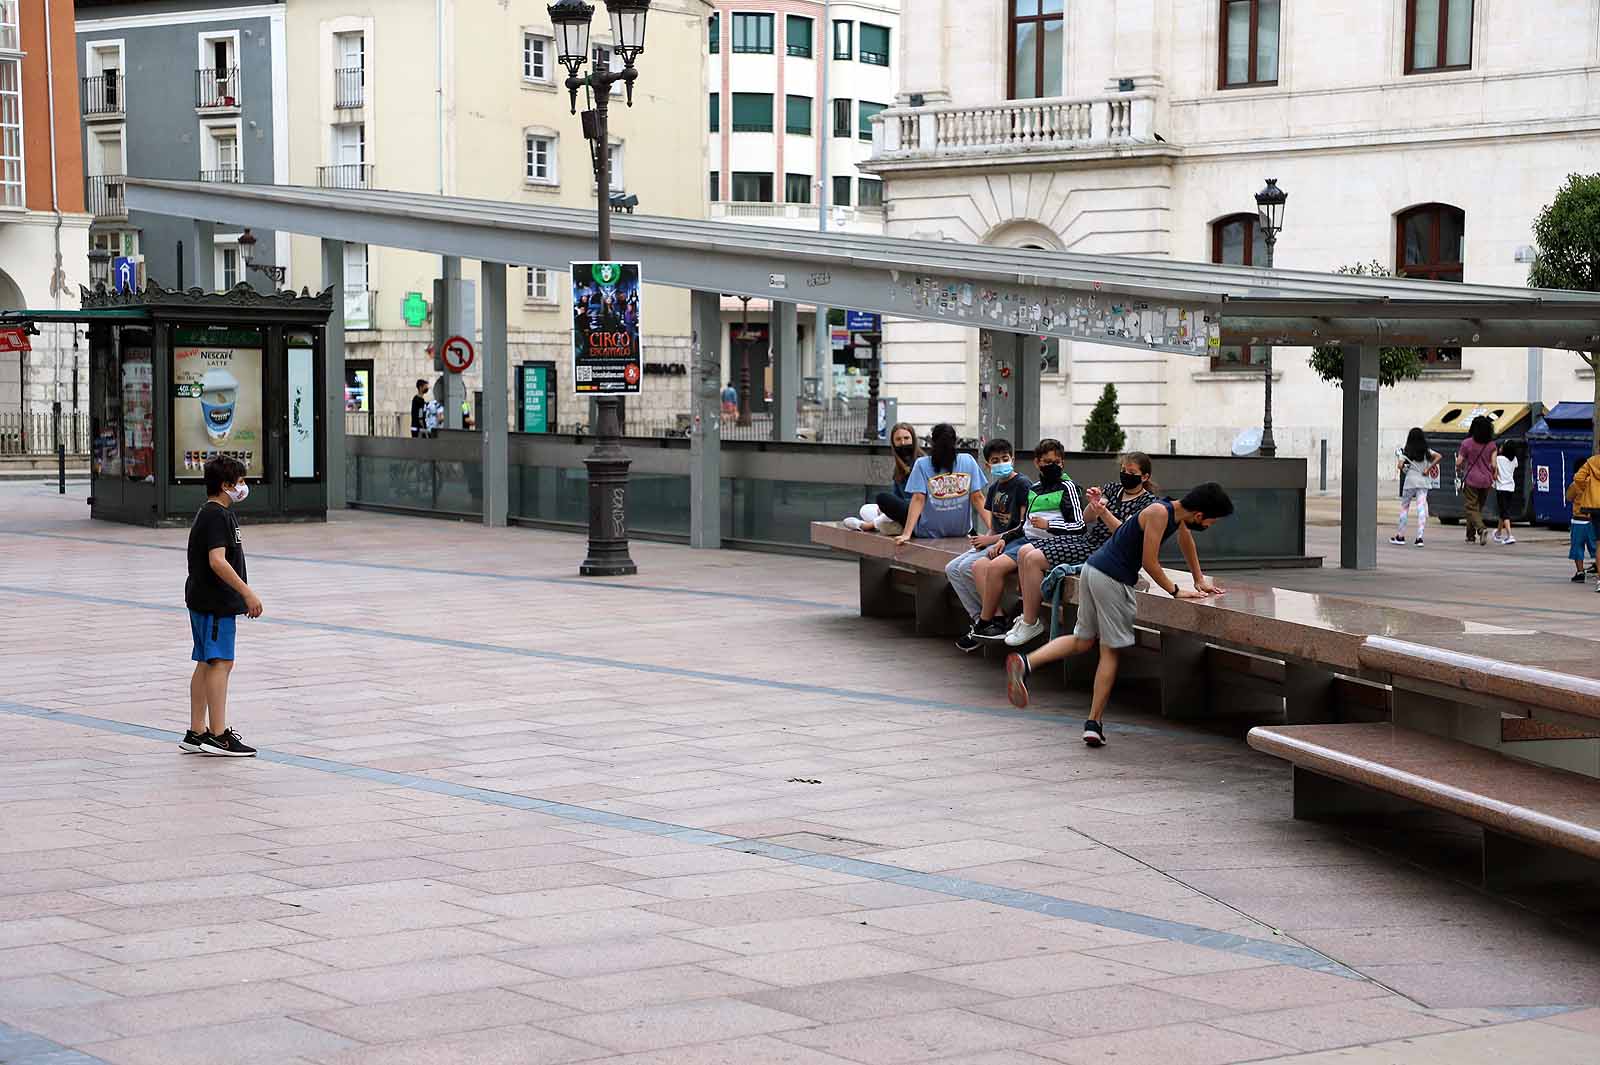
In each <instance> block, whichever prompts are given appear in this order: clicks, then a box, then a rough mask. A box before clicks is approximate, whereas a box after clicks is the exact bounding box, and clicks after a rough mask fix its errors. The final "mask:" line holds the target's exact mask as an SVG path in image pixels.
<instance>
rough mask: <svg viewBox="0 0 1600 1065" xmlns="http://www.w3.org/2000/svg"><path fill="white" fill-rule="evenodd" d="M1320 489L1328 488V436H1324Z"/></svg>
mask: <svg viewBox="0 0 1600 1065" xmlns="http://www.w3.org/2000/svg"><path fill="white" fill-rule="evenodd" d="M1318 485H1319V489H1318V490H1319V491H1322V492H1326V491H1327V490H1328V438H1327V437H1323V438H1322V473H1321V475H1320V476H1319V478H1318Z"/></svg>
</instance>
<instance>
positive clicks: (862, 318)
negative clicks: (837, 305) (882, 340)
mask: <svg viewBox="0 0 1600 1065" xmlns="http://www.w3.org/2000/svg"><path fill="white" fill-rule="evenodd" d="M881 326H882V318H881V317H879V316H878V315H876V314H874V313H872V312H871V311H845V312H844V327H845V331H846V332H850V333H876V332H879V331H880V329H881Z"/></svg>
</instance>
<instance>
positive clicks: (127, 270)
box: [111, 255, 139, 292]
mask: <svg viewBox="0 0 1600 1065" xmlns="http://www.w3.org/2000/svg"><path fill="white" fill-rule="evenodd" d="M138 289H139V264H138V263H137V262H135V261H134V260H133V259H130V258H127V257H125V256H121V255H119V256H117V257H116V258H115V259H112V260H111V291H112V292H137V291H138Z"/></svg>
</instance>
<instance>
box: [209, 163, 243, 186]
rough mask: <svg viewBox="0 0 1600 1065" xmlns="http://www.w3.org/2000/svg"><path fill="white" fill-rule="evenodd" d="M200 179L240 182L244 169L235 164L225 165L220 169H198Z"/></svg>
mask: <svg viewBox="0 0 1600 1065" xmlns="http://www.w3.org/2000/svg"><path fill="white" fill-rule="evenodd" d="M200 180H201V181H221V182H228V183H232V184H235V185H237V184H240V183H242V182H243V181H244V170H243V169H242V168H240V167H237V166H225V167H223V168H221V169H220V170H202V171H200Z"/></svg>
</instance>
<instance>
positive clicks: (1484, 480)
mask: <svg viewBox="0 0 1600 1065" xmlns="http://www.w3.org/2000/svg"><path fill="white" fill-rule="evenodd" d="M1470 432H1471V434H1472V435H1471V436H1470V437H1468V438H1467V439H1466V440H1463V441H1461V448H1460V450H1458V451H1457V452H1456V479H1457V480H1459V481H1460V482H1461V495H1462V497H1463V498H1464V499H1465V500H1466V510H1467V543H1469V544H1470V543H1472V542H1473V541H1474V540H1476V541H1477V542H1478V543H1479V544H1487V543H1488V542H1489V530H1488V528H1486V527H1485V526H1484V524H1483V502H1484V500H1485V499H1487V498H1488V497H1489V490H1490V489H1491V488H1493V487H1494V460H1495V456H1496V455H1498V454H1499V453H1500V451H1499V449H1498V448H1497V447H1495V445H1494V421H1493V420H1492V419H1491V418H1490V417H1489V416H1488V415H1486V414H1480V415H1478V416H1477V417H1476V418H1474V419H1472V428H1471V430H1470Z"/></svg>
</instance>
